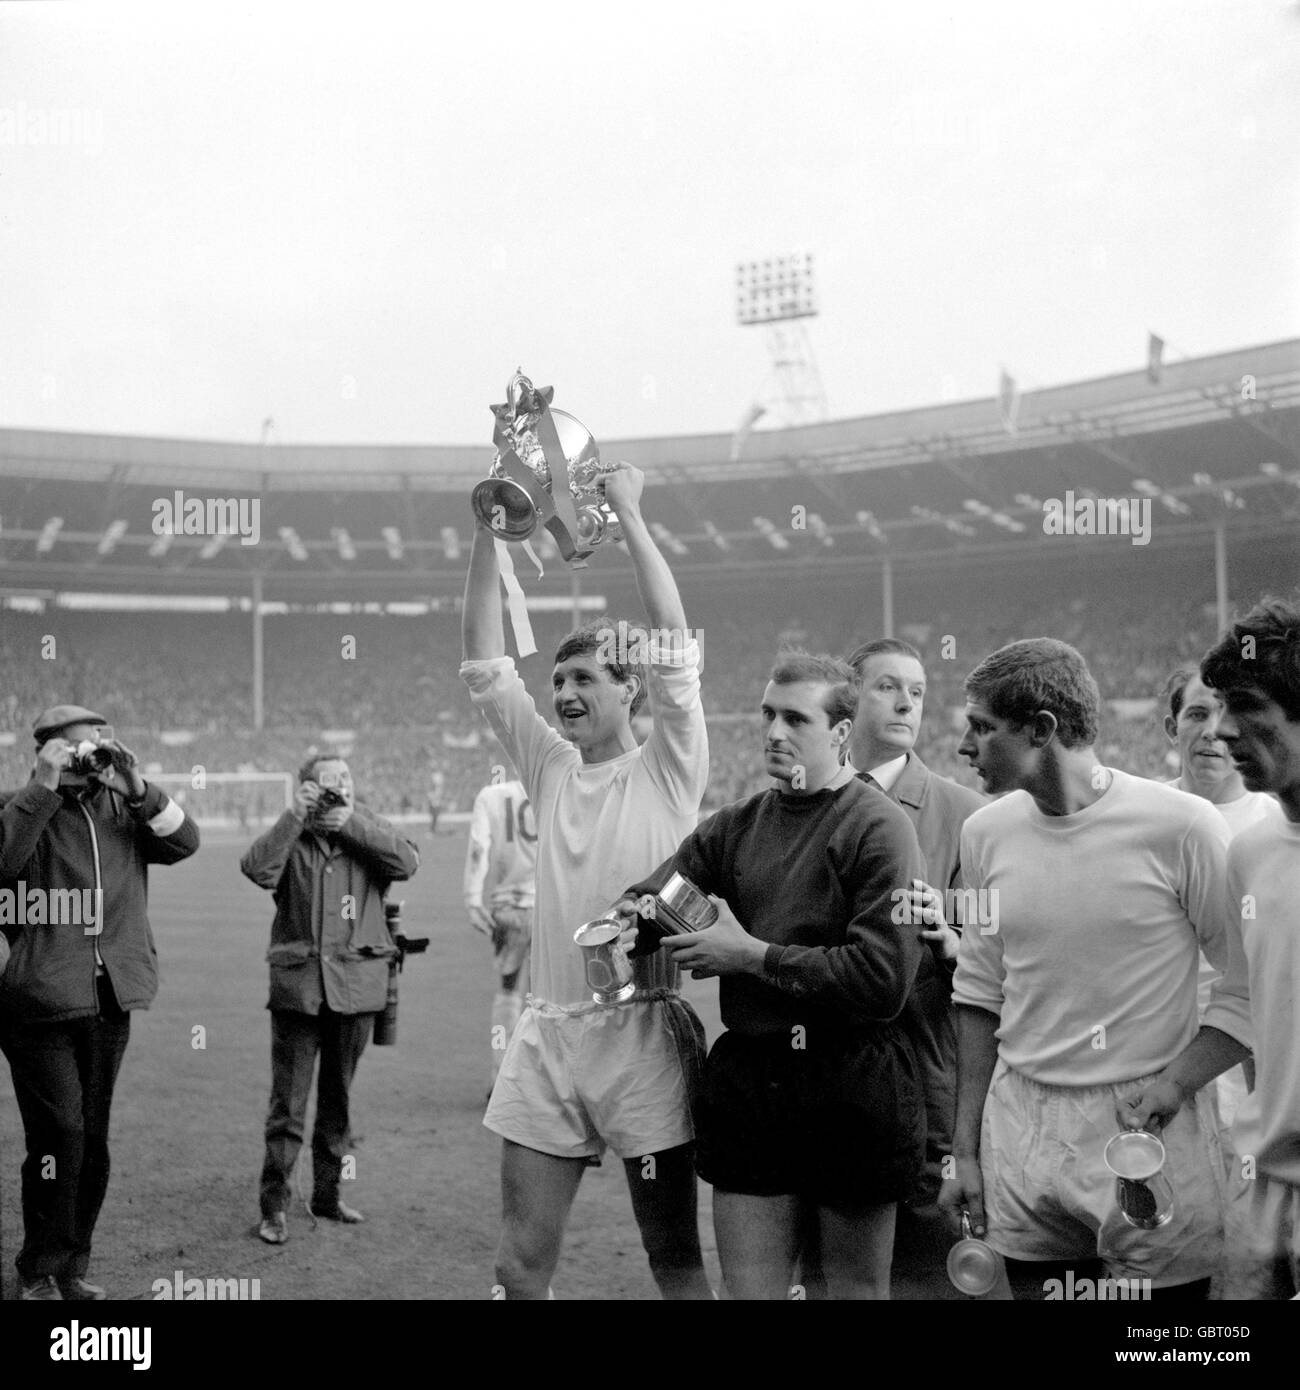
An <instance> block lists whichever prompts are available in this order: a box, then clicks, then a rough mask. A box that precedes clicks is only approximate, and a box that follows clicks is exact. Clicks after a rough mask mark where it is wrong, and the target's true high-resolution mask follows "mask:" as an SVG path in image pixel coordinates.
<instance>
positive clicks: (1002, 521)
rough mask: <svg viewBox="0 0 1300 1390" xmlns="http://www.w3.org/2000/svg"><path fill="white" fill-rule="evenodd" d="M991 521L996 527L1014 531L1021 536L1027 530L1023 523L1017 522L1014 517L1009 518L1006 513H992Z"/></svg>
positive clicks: (990, 514)
mask: <svg viewBox="0 0 1300 1390" xmlns="http://www.w3.org/2000/svg"><path fill="white" fill-rule="evenodd" d="M989 520H990V521H991V522H992V523H993V524H994V526H1000V527H1002V529H1003V530H1004V531H1014V532H1016V533H1017V534H1019V533H1020V532H1021V531H1023V530H1024V529H1025V523H1024V522H1023V521H1016V520H1015V519H1014V518H1013V517H1009V516H1008V515H1007V514H1006V512H990V513H989Z"/></svg>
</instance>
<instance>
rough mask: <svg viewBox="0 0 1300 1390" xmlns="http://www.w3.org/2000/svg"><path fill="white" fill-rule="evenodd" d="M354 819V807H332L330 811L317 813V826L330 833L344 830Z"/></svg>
mask: <svg viewBox="0 0 1300 1390" xmlns="http://www.w3.org/2000/svg"><path fill="white" fill-rule="evenodd" d="M351 819H352V807H351V806H348V805H346V804H345V805H343V806H331V807H330V808H329V810H328V811H317V812H316V824H317V825H319V826H320V828H321V829H322V830H328V831H330V833H331V834H332V833H334V832H336V831H339V830H342V829H343V827H344V826H345V825H346V824H347V823H348V821H350V820H351Z"/></svg>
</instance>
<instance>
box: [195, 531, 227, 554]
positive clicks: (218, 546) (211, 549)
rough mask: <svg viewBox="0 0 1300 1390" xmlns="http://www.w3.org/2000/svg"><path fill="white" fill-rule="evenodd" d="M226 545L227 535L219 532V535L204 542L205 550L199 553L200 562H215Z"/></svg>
mask: <svg viewBox="0 0 1300 1390" xmlns="http://www.w3.org/2000/svg"><path fill="white" fill-rule="evenodd" d="M225 544H226V537H225V535H224V534H223V533H221V532H218V533H217V534H216V535H215V536H213V537H212V538H211V539H210V540H207V541H205V542H204V544H203V549H202V550H200V551H199V559H200V560H215V559H216V558H217V556H218V555H219V554H220V553H221V551H222V549H223V547H224V546H225Z"/></svg>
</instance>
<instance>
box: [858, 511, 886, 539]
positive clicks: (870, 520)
mask: <svg viewBox="0 0 1300 1390" xmlns="http://www.w3.org/2000/svg"><path fill="white" fill-rule="evenodd" d="M858 525H859V526H861V527H862V529H863V530H864V531H865V532H866V533H867V535H869V536H870V537H871V539H872V540H873V541H879V542H880V544H881V545H888V544H889V537H888V536H886V535H885V533H884V532H883V531H882V530H881V529H880V523H879V522H878V521H877V520H876V514H875V512H859V513H858Z"/></svg>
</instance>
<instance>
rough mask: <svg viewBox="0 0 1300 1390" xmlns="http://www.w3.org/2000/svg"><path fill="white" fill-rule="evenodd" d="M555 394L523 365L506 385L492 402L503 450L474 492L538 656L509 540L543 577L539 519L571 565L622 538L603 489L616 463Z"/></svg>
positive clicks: (513, 612)
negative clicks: (534, 539) (532, 539)
mask: <svg viewBox="0 0 1300 1390" xmlns="http://www.w3.org/2000/svg"><path fill="white" fill-rule="evenodd" d="M554 395H555V388H554V387H552V386H544V387H542V388H541V389H540V390H539V389H538V388H536V387H535V386H534V385H533V384H532V382H531V381H530V380H529V379H528V378H527V377H526V376H525V375H524V374H523V372H522V371H520V370H516V372H515V374H514V376H512V377H511V378H510V381H509V383H508V384H507V386H506V399H505V401H504V402H503V403H502V404H501V405H494V406H492V407H491V410H492V414H493V416H494V417H495V420H496V423H495V425H494V427H493V430H492V442H493V444H494V445H495V446H496V450H497V453H496V458H495V459H494V460H493V463H492V468H491V470H490V472H489V474H488V477H487V478H485V479H484V480H483V482H481V483H479V484H478V486H477V487H475V489H474V493H473V497H472V499H471V500H472V503H473V506H474V511H475V513H476V514H477V515H478V517H479V519H480V521H482V523H483V524H484V526H486V527H487V529H488V530H489V531H491V533H492V535H493V536H494V537H495V539H496V547H495V548H496V553H497V561H498V564H499V566H500V571H501V584H502V587H503V588H504V589H505V593H506V606H507V610H508V612H509V614H510V625H511V627H512V628H513V629H514V634H515V643H516V646H517V647H518V650H519V655H520V656H521V657H525V656H531V655H532V653H533V652H535V651H536V650H537V644H536V642H535V641H534V639H533V632H532V626H531V624H530V623H529V621H528V600H527V598H526V597H525V595H524V591H523V589H522V587H521V586H520V583H519V578H518V576H517V574H516V573H515V567H514V563H513V561H512V559H511V557H510V552H509V547H508V543H509V542H514V543H516V544H521V545H523V547H524V551H525V553H526V554H527V555H528V557H529V559H530V560H531V561H532V562H533V564H534V565H535V566H536V568H537V577H538V578H539V579H540V578H541V577H542V574H543V570H542V563H541V561H540V560H539V559H538V557H537V555H536V553H535V552H534V550H533V548H532V546H531V545H530V544H529V543H528V537H529V536H531V535H532V533H533V531H534V530H535V529H536V527H537V523H538V522H539V521H540V522H541V523H542V524H543V525H544V526H545V527H546V529H547V530H548V531H549V532H550V533H551V536H552V537H553V538H554V540H555V543H556V546H557V547H558V549H559V552H560V556H561V558H562V559H563V560H564V562H565V564H566V565H568V566H569V567H570V568H571V569H584V568H585V567H586V564H587V556H588V555H590V554H591V553H592V551H593V550H594V549H595V547H596V546H597V545H599V544H601V542H602V541H606V540H621V539H622V531H621V529H620V527H619V525H618V519H617V518H616V517H615V515H614V513H613V512H612V511H611V510H610V508H609V504H608V503H607V502H606V501H605V496H604V476H605V474H607V473H609V472H612V471H613V470H612V469H611V468H609V467H607V466H605V465H603V464H602V463H601V462H600V450H599V448H598V446H597V444H596V441H595V439H594V438H593V437H592V435H591V433H590V431H589V430H588V429H587V428H586V427H585V426H584V425H583V424H582V423H581V421H579V420H576V419H575V418H574V417H573V416H572V415H569V414H567V413H566V412H565V411H562V410H556V411H552V408H551V400H552V398H553V397H554ZM557 417H558V418H559V421H560V425H561V426H562V427H563V431H564V435H565V438H563V439H562V438H561V428H560V427H557V423H556V420H557ZM521 455H522V457H521Z"/></svg>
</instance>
